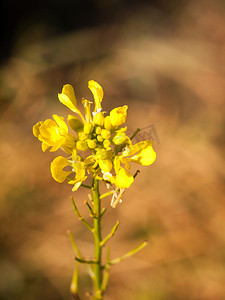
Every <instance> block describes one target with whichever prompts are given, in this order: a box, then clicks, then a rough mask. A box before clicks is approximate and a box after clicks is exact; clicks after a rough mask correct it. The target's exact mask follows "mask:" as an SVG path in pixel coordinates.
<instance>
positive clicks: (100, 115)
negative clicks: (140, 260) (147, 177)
mask: <svg viewBox="0 0 225 300" xmlns="http://www.w3.org/2000/svg"><path fill="white" fill-rule="evenodd" d="M88 87H89V89H90V90H91V92H92V94H93V97H94V104H95V105H94V110H93V112H92V113H91V104H92V102H91V101H89V100H87V99H84V98H83V99H82V104H83V107H84V115H83V114H82V113H81V111H80V110H79V109H78V106H77V99H76V96H75V93H74V89H73V87H72V86H71V85H70V84H66V85H64V86H63V89H62V93H60V94H58V98H59V101H60V102H61V103H62V104H64V105H66V106H67V107H68V108H69V109H70V110H71V111H72V112H73V113H74V114H73V115H72V114H71V115H68V118H67V123H68V125H69V127H70V128H71V129H72V130H73V134H71V133H69V131H68V126H67V124H66V122H65V121H64V118H63V117H61V116H58V115H56V114H54V115H53V116H52V117H53V120H52V119H47V120H45V121H40V122H38V123H37V124H36V125H35V126H34V127H33V134H34V136H35V137H37V138H38V139H39V140H40V141H41V142H42V150H43V151H44V152H45V151H46V150H47V149H48V148H51V149H50V151H51V152H54V151H57V150H58V149H62V150H63V151H64V152H65V153H66V154H67V157H63V156H58V157H56V158H55V159H54V160H53V161H52V163H51V173H52V177H53V178H54V179H55V180H56V181H57V182H60V183H62V182H63V181H64V180H65V179H67V180H68V183H69V184H72V185H73V188H72V190H73V191H76V190H77V189H78V188H79V187H80V186H81V185H82V184H83V182H84V181H85V180H86V179H87V177H88V175H92V176H93V178H96V179H97V180H101V181H104V182H105V183H106V184H107V185H109V186H111V187H112V188H113V190H114V193H113V197H112V202H111V205H112V206H113V207H115V206H116V204H117V203H118V202H119V201H120V199H121V195H122V193H123V192H124V191H125V189H126V188H129V187H130V185H131V184H132V183H133V181H134V176H132V174H131V173H130V163H136V164H140V165H143V166H148V165H151V164H152V163H153V162H154V161H155V158H156V153H155V151H154V150H153V148H152V144H153V142H152V141H148V140H145V141H141V142H139V143H136V144H133V143H132V139H131V138H129V137H128V136H127V135H126V131H127V127H123V124H124V123H125V122H126V118H127V109H128V106H127V105H124V106H122V107H116V108H114V109H113V110H112V111H111V112H110V113H109V114H108V115H106V113H105V112H104V111H102V107H101V102H102V99H103V89H102V87H101V86H100V85H99V84H98V83H97V82H95V81H94V80H90V81H89V82H88ZM67 166H69V168H68V167H67ZM65 167H67V168H66V170H65Z"/></svg>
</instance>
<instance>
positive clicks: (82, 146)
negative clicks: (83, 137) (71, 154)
mask: <svg viewBox="0 0 225 300" xmlns="http://www.w3.org/2000/svg"><path fill="white" fill-rule="evenodd" d="M76 148H77V150H80V151H87V149H88V145H87V143H86V141H78V142H77V143H76Z"/></svg>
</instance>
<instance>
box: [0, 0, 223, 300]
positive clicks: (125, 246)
mask: <svg viewBox="0 0 225 300" xmlns="http://www.w3.org/2000/svg"><path fill="white" fill-rule="evenodd" d="M224 16H225V3H224V2H223V1H218V0H217V1H203V0H201V1H186V2H185V5H184V6H183V7H182V9H180V10H179V11H176V10H174V11H171V12H170V15H169V16H168V14H167V12H164V11H162V10H157V9H155V8H153V7H152V6H150V5H148V4H147V2H146V4H145V5H140V6H137V7H136V9H135V10H133V11H129V13H127V14H126V15H125V16H123V15H121V16H120V17H118V18H117V19H116V20H115V21H114V22H111V23H110V24H109V25H107V24H105V25H104V26H98V27H92V28H87V29H83V30H79V31H75V32H71V33H68V34H67V35H60V34H59V35H56V36H54V37H52V38H48V39H47V38H46V37H45V35H46V32H48V30H49V28H46V27H43V26H39V27H38V26H37V27H33V28H31V29H30V30H28V31H27V33H26V34H24V35H23V36H21V37H20V38H19V39H18V43H17V45H16V47H15V49H14V53H13V55H12V57H11V58H10V59H8V60H7V61H6V62H5V63H4V64H3V65H2V66H1V68H0V77H1V92H0V93H1V94H0V97H1V119H0V132H1V147H0V153H1V155H0V159H1V168H0V179H1V202H0V206H1V208H0V217H1V222H0V224H1V235H0V243H1V258H0V299H1V300H10V299H23V300H28V299H29V300H30V299H31V300H32V299H35V300H36V299H40V298H41V297H42V298H43V299H71V296H70V295H69V291H68V286H69V283H70V278H71V275H72V271H73V255H74V253H73V250H72V247H71V245H70V242H69V239H68V237H67V233H66V231H67V229H71V230H72V232H73V233H74V235H75V238H76V240H77V243H78V245H79V246H80V248H81V249H82V250H83V252H84V253H85V254H86V255H87V256H89V257H90V256H91V250H92V246H91V242H90V235H89V233H87V232H86V230H85V229H84V228H83V226H82V224H80V223H79V221H78V220H77V218H76V216H75V215H74V212H73V210H72V205H71V203H70V196H71V195H72V192H71V187H70V186H68V185H66V184H58V183H56V182H54V181H53V179H52V178H51V175H50V170H49V166H50V162H51V161H52V159H53V158H54V157H55V156H56V155H57V154H56V153H49V152H47V153H43V152H42V151H41V148H40V143H39V141H37V140H36V139H35V138H34V137H33V136H32V126H33V125H34V124H35V123H36V122H38V121H39V120H44V119H46V118H49V117H51V115H52V114H53V113H58V114H59V115H62V116H64V117H66V115H67V113H68V111H67V109H66V108H65V107H62V105H61V104H60V103H59V102H58V101H57V93H58V92H59V91H60V90H61V87H62V86H63V84H65V83H71V84H73V85H74V86H75V89H76V94H77V98H78V99H79V100H80V99H81V98H82V97H83V96H85V97H87V98H91V94H90V92H89V91H88V89H87V82H88V80H90V79H94V80H96V81H98V82H99V83H100V84H101V85H102V86H103V88H104V91H105V96H104V102H103V106H104V108H105V110H107V111H110V110H111V109H112V108H114V107H115V106H118V105H124V104H128V105H129V110H128V120H127V125H128V127H129V130H130V132H132V131H135V129H136V128H137V127H141V128H144V127H146V126H149V125H151V124H154V126H155V128H156V130H157V133H158V136H159V139H160V143H159V144H158V143H155V144H154V148H155V150H156V152H157V161H156V162H155V163H154V165H152V166H151V167H143V168H141V175H139V176H138V177H137V179H136V180H135V183H134V184H133V186H132V187H131V188H130V189H129V190H128V191H127V192H126V194H125V195H124V199H123V203H122V204H120V205H118V206H117V207H116V209H112V208H111V207H110V206H109V202H110V200H109V199H105V200H104V205H105V206H106V207H107V213H106V216H105V218H104V227H103V231H104V233H107V232H108V230H109V229H110V227H111V226H112V225H113V224H114V223H115V221H116V220H117V219H118V220H120V222H121V224H120V227H119V229H118V231H117V235H116V236H115V238H113V240H112V242H110V244H111V247H112V255H113V257H116V256H118V255H122V254H124V253H125V252H127V251H129V250H130V249H132V248H133V247H136V246H137V245H138V244H140V243H141V242H142V241H143V240H144V239H145V240H148V241H149V245H148V246H147V247H146V248H145V249H143V250H142V251H141V252H140V253H138V254H137V255H136V256H135V257H133V258H131V259H130V260H126V261H124V262H122V263H120V264H119V265H117V266H115V267H114V268H112V272H111V278H110V283H109V288H108V291H107V294H106V297H105V298H106V300H114V299H140V300H148V299H152V300H186V299H190V300H223V299H225V287H224V282H225V197H224V194H225V193H224V192H225V185H224V183H225V162H224V150H225V137H224V128H225V112H224V100H225V64H224V62H225V56H224V53H225V18H224ZM34 40H35V42H34ZM73 196H74V198H75V199H76V200H77V204H78V206H79V208H80V210H81V211H82V212H83V213H84V214H85V215H88V213H87V211H86V208H85V207H84V204H83V201H84V200H85V199H86V191H83V190H82V189H80V190H79V191H78V192H76V193H74V195H73ZM89 286H90V282H89V281H88V279H87V277H86V275H85V274H84V273H82V278H81V295H82V297H83V298H82V299H87V298H86V296H85V290H86V288H87V287H89Z"/></svg>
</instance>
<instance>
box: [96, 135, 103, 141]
mask: <svg viewBox="0 0 225 300" xmlns="http://www.w3.org/2000/svg"><path fill="white" fill-rule="evenodd" d="M97 140H98V141H99V142H103V141H104V139H103V137H102V136H101V135H100V134H99V135H97Z"/></svg>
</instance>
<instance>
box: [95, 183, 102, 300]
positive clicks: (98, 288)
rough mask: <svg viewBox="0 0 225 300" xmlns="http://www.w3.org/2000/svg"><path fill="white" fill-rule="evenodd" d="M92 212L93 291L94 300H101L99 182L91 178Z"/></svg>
mask: <svg viewBox="0 0 225 300" xmlns="http://www.w3.org/2000/svg"><path fill="white" fill-rule="evenodd" d="M93 212H94V215H95V218H94V232H93V234H94V244H95V249H94V252H95V253H94V254H95V255H94V258H95V262H96V263H95V265H94V269H93V270H94V274H95V277H94V289H95V296H94V299H96V300H101V299H103V296H102V290H101V285H102V247H101V240H102V237H101V200H100V195H99V181H98V180H97V179H96V178H93Z"/></svg>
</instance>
